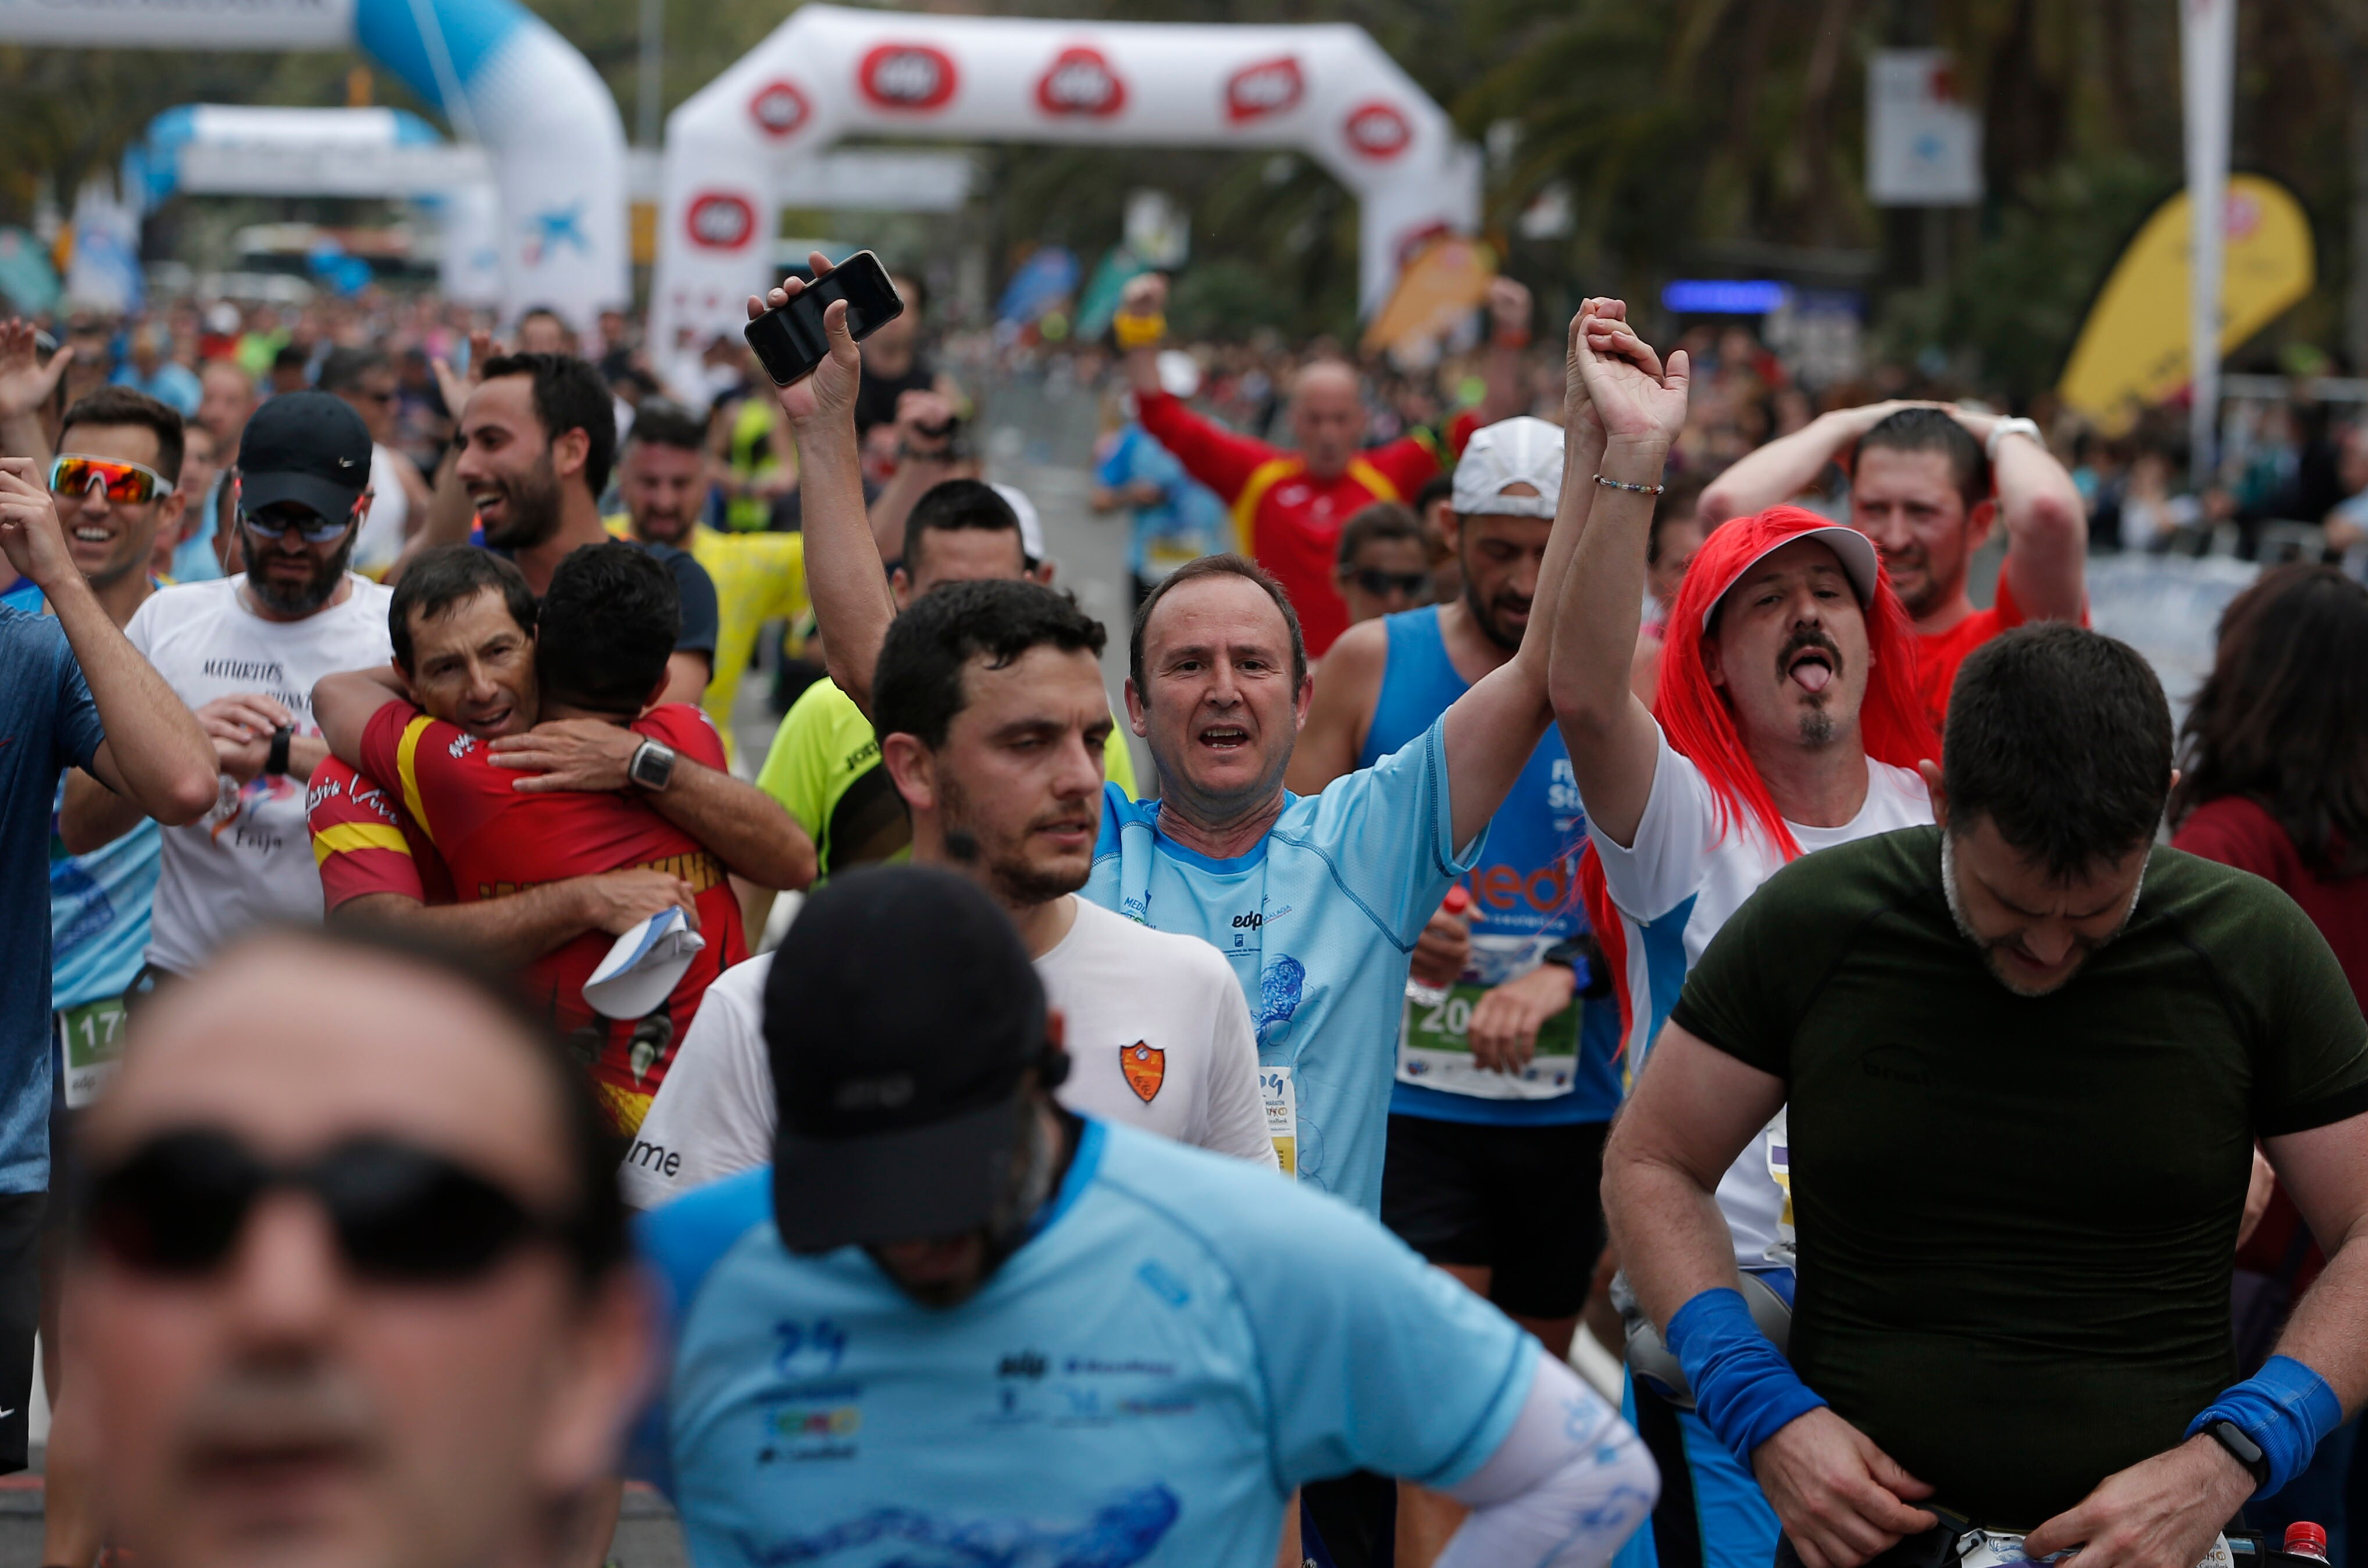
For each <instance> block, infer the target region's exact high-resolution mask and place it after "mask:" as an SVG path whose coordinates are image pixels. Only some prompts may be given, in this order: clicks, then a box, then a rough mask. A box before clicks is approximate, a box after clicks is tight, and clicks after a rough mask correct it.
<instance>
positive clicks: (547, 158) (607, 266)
mask: <svg viewBox="0 0 2368 1568" xmlns="http://www.w3.org/2000/svg"><path fill="white" fill-rule="evenodd" d="M0 42H9V43H28V44H64V45H74V46H79V47H82V48H87V49H107V48H114V49H157V48H167V49H170V48H188V49H247V50H290V49H339V48H344V47H347V46H348V45H351V46H355V47H359V49H361V50H362V51H364V52H365V53H367V54H369V55H370V56H371V57H372V58H373V59H375V60H376V61H378V62H379V63H380V64H381V65H383V66H384V67H386V69H388V70H389V71H392V72H393V73H394V74H396V75H397V76H400V77H401V78H402V79H403V80H404V82H405V83H406V84H408V85H409V86H410V87H411V89H412V90H413V91H414V92H416V93H417V94H418V95H419V96H420V97H422V98H423V99H425V100H427V102H428V103H431V104H435V105H437V106H438V107H439V108H441V109H442V110H443V112H444V116H445V118H446V119H448V120H450V122H451V125H452V129H453V130H454V131H456V132H458V133H459V135H460V136H461V140H463V141H464V142H478V143H481V144H482V145H483V146H484V151H485V155H486V157H487V159H488V160H489V161H490V163H491V165H492V173H493V183H494V187H495V191H496V192H497V193H498V197H499V208H500V218H499V234H500V241H501V244H500V267H501V278H502V288H501V294H502V301H503V307H504V310H505V312H506V313H507V314H508V315H510V316H512V317H515V316H516V315H517V314H518V312H519V311H521V310H524V309H526V308H527V307H529V306H531V305H550V306H552V308H553V309H556V310H558V311H560V312H564V314H566V315H567V316H569V317H571V318H572V319H574V320H575V321H576V322H577V323H578V324H583V325H589V324H591V319H592V317H593V315H594V314H595V313H596V312H598V311H599V310H601V309H602V308H603V307H606V306H610V305H617V306H622V305H624V304H626V303H627V302H629V301H630V300H631V298H632V270H631V256H630V253H629V251H628V249H627V244H626V224H625V128H624V124H623V122H622V121H621V120H620V119H618V118H617V102H616V99H615V98H613V97H610V96H609V88H608V85H607V84H605V83H603V82H602V81H601V80H600V77H599V75H598V73H596V72H595V71H594V70H593V69H592V66H591V63H590V62H587V61H586V59H585V58H584V56H583V55H582V54H580V53H578V52H577V51H576V50H575V46H574V45H572V44H570V43H569V42H568V41H567V40H565V39H563V38H561V37H560V36H559V34H558V33H556V32H555V31H553V30H552V28H551V26H550V24H549V23H547V22H544V21H543V20H542V19H541V18H540V17H536V16H535V15H534V14H533V13H532V12H529V11H528V10H527V9H526V8H525V7H524V6H520V5H518V4H517V0H237V3H235V4H192V3H191V0H42V3H41V4H40V5H8V4H0ZM390 194H393V193H392V192H391V193H390Z"/></svg>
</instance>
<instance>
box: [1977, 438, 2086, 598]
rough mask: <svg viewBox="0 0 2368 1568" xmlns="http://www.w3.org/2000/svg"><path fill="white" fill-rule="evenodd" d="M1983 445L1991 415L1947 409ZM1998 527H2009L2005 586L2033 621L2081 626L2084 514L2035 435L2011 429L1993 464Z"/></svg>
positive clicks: (2062, 472)
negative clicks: (2061, 621) (2057, 621)
mask: <svg viewBox="0 0 2368 1568" xmlns="http://www.w3.org/2000/svg"><path fill="white" fill-rule="evenodd" d="M1950 412H1951V413H1952V414H1953V415H1955V416H1956V420H1957V423H1958V424H1960V425H1962V426H1964V427H1965V429H1966V431H1967V433H1968V434H1970V435H1971V436H1972V437H1974V439H1975V440H1976V441H1979V442H1981V443H1982V444H1983V446H1984V447H1986V448H1987V446H1988V445H1989V440H1990V433H1991V432H1992V431H1993V430H1995V429H1997V428H1998V425H1999V424H2000V420H1999V417H1998V415H1995V414H1975V413H1972V412H1970V411H1968V410H1965V409H1952V410H1950ZM1990 483H1991V485H1992V486H1993V487H1994V488H1995V489H1996V491H1997V492H1998V521H1999V523H2000V524H2001V525H2003V526H2004V527H2005V528H2006V581H2007V586H2008V587H2009V588H2011V589H2012V590H2013V591H2014V602H2015V603H2016V604H2018V605H2020V606H2021V607H2022V613H2023V614H2024V615H2025V616H2026V617H2027V618H2029V619H2032V620H2069V621H2075V622H2077V621H2078V620H2079V619H2080V612H2081V611H2082V610H2083V609H2084V608H2087V605H2088V582H2087V574H2086V573H2087V565H2088V559H2089V509H2088V507H2087V506H2085V505H2083V504H2082V502H2081V500H2080V492H2079V491H2078V489H2076V488H2075V487H2074V486H2073V483H2072V476H2071V475H2070V474H2069V473H2066V472H2065V470H2064V465H2063V464H2062V463H2060V462H2057V461H2056V460H2055V453H2053V452H2051V451H2049V450H2048V449H2047V448H2046V447H2045V446H2044V444H2042V443H2041V441H2040V440H2039V438H2038V437H2035V436H2030V435H2025V434H2023V433H2021V431H2011V432H2009V434H2008V435H2007V437H2006V438H2005V439H2004V440H2002V441H2000V442H1999V443H1998V455H1997V456H1996V457H1995V458H1993V459H1992V460H1991V461H1990Z"/></svg>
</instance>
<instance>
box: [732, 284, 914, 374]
mask: <svg viewBox="0 0 2368 1568" xmlns="http://www.w3.org/2000/svg"><path fill="white" fill-rule="evenodd" d="M835 300H845V301H847V330H848V331H849V332H851V333H853V334H854V335H855V340H856V341H857V342H858V343H860V342H862V341H863V340H864V339H865V338H867V337H869V336H871V335H872V334H873V333H875V332H877V331H879V330H880V328H881V327H882V326H883V325H885V324H888V323H889V322H892V321H894V320H895V319H896V318H897V317H898V316H900V315H903V314H904V313H905V301H902V300H900V299H898V298H897V297H896V290H895V286H894V284H892V283H890V282H889V281H888V269H887V268H886V267H882V266H881V265H880V258H879V257H878V256H874V255H872V254H871V252H870V251H868V250H860V251H857V252H856V253H855V254H854V255H853V256H848V258H847V259H846V260H845V261H842V262H840V263H839V264H838V265H837V267H832V268H831V270H830V275H829V276H828V277H826V278H824V279H823V280H822V281H821V282H819V283H809V284H807V285H806V288H805V291H804V292H803V293H802V294H800V295H799V296H798V297H797V298H796V299H794V300H791V301H790V302H789V303H788V304H786V305H776V306H774V307H773V308H772V309H771V310H769V311H767V312H765V313H764V314H763V315H761V316H758V317H757V319H756V320H755V321H752V322H750V323H749V324H748V347H751V348H753V349H755V350H756V351H757V363H759V364H761V365H763V366H764V367H765V373H766V374H767V375H768V376H770V377H772V378H773V384H774V385H775V386H779V387H785V386H788V385H789V384H790V383H791V381H801V380H803V379H804V378H805V377H807V376H811V375H813V374H814V367H815V366H817V365H819V364H821V363H822V362H823V361H824V360H825V359H827V358H830V338H829V335H827V334H825V332H824V331H823V325H822V313H823V312H824V311H825V309H826V308H828V307H829V305H830V303H831V302H832V301H835Z"/></svg>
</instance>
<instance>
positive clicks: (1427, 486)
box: [1409, 471, 1455, 513]
mask: <svg viewBox="0 0 2368 1568" xmlns="http://www.w3.org/2000/svg"><path fill="white" fill-rule="evenodd" d="M1454 498H1455V475H1454V473H1453V472H1452V471H1451V472H1445V473H1434V474H1432V475H1431V476H1430V477H1429V479H1426V480H1424V481H1423V482H1422V488H1421V489H1419V490H1417V491H1416V492H1415V493H1414V500H1413V501H1412V502H1410V503H1409V505H1411V506H1413V507H1414V509H1415V510H1416V511H1417V513H1421V512H1428V511H1429V510H1430V504H1431V503H1432V502H1433V501H1452V500H1453V499H1454Z"/></svg>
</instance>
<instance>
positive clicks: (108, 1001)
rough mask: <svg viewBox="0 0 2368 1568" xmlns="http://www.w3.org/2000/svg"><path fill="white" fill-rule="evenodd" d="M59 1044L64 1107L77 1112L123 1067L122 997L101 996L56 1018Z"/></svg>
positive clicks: (67, 1010)
mask: <svg viewBox="0 0 2368 1568" xmlns="http://www.w3.org/2000/svg"><path fill="white" fill-rule="evenodd" d="M57 1019H58V1045H59V1047H60V1049H61V1051H63V1054H64V1057H65V1078H66V1105H67V1107H68V1108H71V1109H75V1110H79V1109H81V1108H83V1107H84V1106H86V1105H88V1104H90V1102H91V1101H93V1100H95V1099H97V1098H98V1093H99V1091H100V1090H101V1089H104V1088H105V1087H107V1085H108V1080H110V1079H112V1078H113V1077H114V1076H115V1070H116V1069H117V1068H118V1067H120V1066H121V1065H122V1064H123V998H122V997H120V996H102V997H100V998H99V999H98V1000H97V1001H96V1002H85V1003H84V1004H83V1005H82V1006H79V1007H67V1008H65V1009H63V1010H62V1011H61V1012H60V1013H59V1014H58V1015H57Z"/></svg>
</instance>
